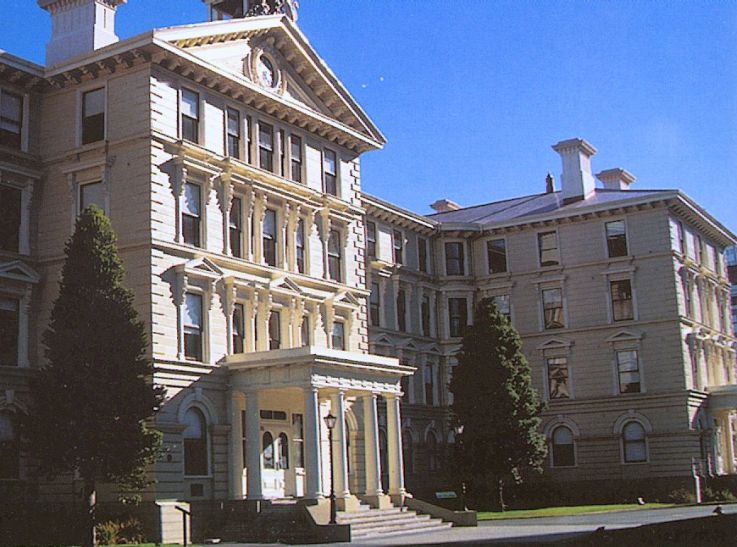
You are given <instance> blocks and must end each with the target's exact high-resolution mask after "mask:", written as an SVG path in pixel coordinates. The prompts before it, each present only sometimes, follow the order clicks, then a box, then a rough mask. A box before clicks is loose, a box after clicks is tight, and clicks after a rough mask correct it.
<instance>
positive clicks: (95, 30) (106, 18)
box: [38, 0, 127, 66]
mask: <svg viewBox="0 0 737 547" xmlns="http://www.w3.org/2000/svg"><path fill="white" fill-rule="evenodd" d="M126 1H127V0H38V5H39V6H40V7H41V8H43V9H45V10H46V11H48V12H49V14H51V40H49V42H48V43H47V44H46V65H47V66H52V65H56V64H58V63H60V62H62V61H65V60H67V59H71V58H73V57H76V56H77V55H82V54H84V53H88V52H90V51H94V50H96V49H100V48H102V47H105V46H107V45H110V44H114V43H115V42H117V41H118V37H117V36H116V35H115V11H116V10H117V8H118V6H119V5H120V4H125V3H126Z"/></svg>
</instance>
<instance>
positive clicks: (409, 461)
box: [402, 429, 415, 475]
mask: <svg viewBox="0 0 737 547" xmlns="http://www.w3.org/2000/svg"><path fill="white" fill-rule="evenodd" d="M402 459H403V460H404V473H405V475H412V474H413V473H414V472H415V462H414V451H413V449H412V433H411V432H410V431H408V430H406V429H405V430H404V432H403V433H402Z"/></svg>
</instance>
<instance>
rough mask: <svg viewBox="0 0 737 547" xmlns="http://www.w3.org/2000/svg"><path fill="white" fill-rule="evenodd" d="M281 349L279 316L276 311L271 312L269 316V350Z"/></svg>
mask: <svg viewBox="0 0 737 547" xmlns="http://www.w3.org/2000/svg"><path fill="white" fill-rule="evenodd" d="M280 347H281V315H280V314H279V312H278V311H272V312H271V315H269V349H279V348H280Z"/></svg>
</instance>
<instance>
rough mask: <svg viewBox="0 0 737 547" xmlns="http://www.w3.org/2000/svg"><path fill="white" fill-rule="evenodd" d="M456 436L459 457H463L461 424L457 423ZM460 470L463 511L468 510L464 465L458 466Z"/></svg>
mask: <svg viewBox="0 0 737 547" xmlns="http://www.w3.org/2000/svg"><path fill="white" fill-rule="evenodd" d="M453 429H454V430H455V434H456V438H457V439H458V445H459V446H460V448H461V450H460V453H461V457H463V426H462V425H460V424H458V425H456V426H455V427H454V428H453ZM460 470H461V506H462V507H463V510H464V511H468V507H466V480H465V478H464V477H465V469H464V466H462V465H461V466H460Z"/></svg>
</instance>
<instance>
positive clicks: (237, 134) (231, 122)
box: [227, 108, 241, 159]
mask: <svg viewBox="0 0 737 547" xmlns="http://www.w3.org/2000/svg"><path fill="white" fill-rule="evenodd" d="M227 115H228V124H227V136H228V142H227V145H228V155H229V156H230V157H232V158H236V159H240V158H241V113H240V112H239V111H237V110H236V109H235V108H228V109H227Z"/></svg>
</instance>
